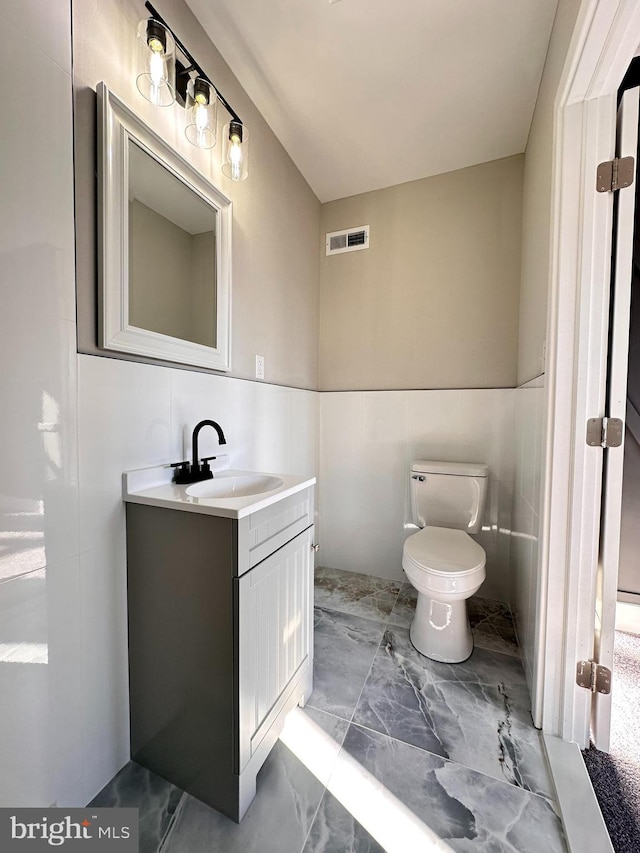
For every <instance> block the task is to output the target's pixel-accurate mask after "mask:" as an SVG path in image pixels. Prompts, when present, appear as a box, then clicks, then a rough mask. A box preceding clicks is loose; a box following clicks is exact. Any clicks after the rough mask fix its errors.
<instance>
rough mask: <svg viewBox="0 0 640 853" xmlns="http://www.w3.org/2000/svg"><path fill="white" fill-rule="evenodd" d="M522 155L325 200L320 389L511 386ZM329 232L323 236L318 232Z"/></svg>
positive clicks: (516, 301)
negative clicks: (358, 238)
mask: <svg viewBox="0 0 640 853" xmlns="http://www.w3.org/2000/svg"><path fill="white" fill-rule="evenodd" d="M523 159H524V158H523V156H522V155H517V156H515V157H508V158H505V159H503V160H496V161H494V162H491V163H483V164H481V165H479V166H472V167H470V168H467V169H461V170H459V171H456V172H449V173H447V174H444V175H437V176H435V177H430V178H424V179H423V180H420V181H412V182H411V183H407V184H401V185H399V186H395V187H390V188H388V189H384V190H377V191H375V192H371V193H364V194H363V195H358V196H352V197H351V198H345V199H341V200H339V201H334V202H330V203H328V204H324V205H323V206H322V216H321V228H322V234H323V235H324V234H325V233H326V232H330V231H336V230H339V229H342V228H350V227H352V226H358V225H370V226H371V234H370V248H369V249H366V250H364V251H359V252H353V253H348V254H338V255H332V256H329V257H326V256H325V253H324V248H323V249H322V257H321V262H320V269H321V274H320V390H322V391H339V390H368V389H428V388H431V389H435V388H493V387H513V386H514V385H515V381H516V363H517V348H518V339H517V338H518V298H519V278H520V239H521V207H522V173H523ZM323 243H324V240H323Z"/></svg>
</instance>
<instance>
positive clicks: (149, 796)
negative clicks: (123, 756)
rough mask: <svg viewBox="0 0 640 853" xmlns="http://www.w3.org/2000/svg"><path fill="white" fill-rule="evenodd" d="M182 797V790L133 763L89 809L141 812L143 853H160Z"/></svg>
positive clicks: (107, 787) (90, 804)
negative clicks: (159, 850)
mask: <svg viewBox="0 0 640 853" xmlns="http://www.w3.org/2000/svg"><path fill="white" fill-rule="evenodd" d="M182 796H183V794H182V791H181V790H180V788H176V787H175V785H172V784H171V783H170V782H166V781H165V780H164V779H161V778H160V776H156V775H155V773H151V771H150V770H147V769H146V768H145V767H141V766H140V765H139V764H136V763H135V762H134V761H130V762H129V763H128V764H126V765H125V766H124V767H123V768H122V770H121V771H120V772H119V773H118V774H117V776H115V777H114V778H113V779H112V780H111V781H110V782H109V784H108V785H106V786H105V787H104V788H103V789H102V791H100V793H99V794H98V795H97V796H96V797H94V799H93V800H92V801H91V802H90V803H89V806H95V808H136V809H139V815H140V853H156V851H157V850H158V848H159V847H160V844H161V843H162V839H163V838H164V836H165V835H166V833H167V830H168V828H169V826H170V825H171V821H172V820H173V818H174V816H175V813H176V809H177V808H178V804H179V802H180V799H181V797H182Z"/></svg>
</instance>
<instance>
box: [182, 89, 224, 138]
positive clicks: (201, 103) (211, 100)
mask: <svg viewBox="0 0 640 853" xmlns="http://www.w3.org/2000/svg"><path fill="white" fill-rule="evenodd" d="M187 105H188V107H189V110H188V113H187V125H186V127H185V129H184V132H185V135H186V137H187V139H188V140H189V142H190V143H191V144H192V145H195V146H196V147H197V148H213V146H214V145H215V144H216V130H217V107H218V93H217V92H216V90H215V89H214V88H213V86H212V85H211V84H210V83H209V81H208V80H205V79H204V78H202V77H196V78H194V79H192V80H190V81H189V84H188V86H187Z"/></svg>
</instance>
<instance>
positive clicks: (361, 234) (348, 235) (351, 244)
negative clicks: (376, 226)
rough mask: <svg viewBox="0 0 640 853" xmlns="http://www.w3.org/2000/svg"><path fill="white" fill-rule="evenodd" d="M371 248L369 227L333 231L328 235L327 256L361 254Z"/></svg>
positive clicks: (362, 226) (360, 226)
mask: <svg viewBox="0 0 640 853" xmlns="http://www.w3.org/2000/svg"><path fill="white" fill-rule="evenodd" d="M368 248H369V226H368V225H359V226H358V227H357V228H347V229H346V230H345V231H332V232H331V233H330V234H327V255H340V254H342V253H343V252H359V251H360V249H368Z"/></svg>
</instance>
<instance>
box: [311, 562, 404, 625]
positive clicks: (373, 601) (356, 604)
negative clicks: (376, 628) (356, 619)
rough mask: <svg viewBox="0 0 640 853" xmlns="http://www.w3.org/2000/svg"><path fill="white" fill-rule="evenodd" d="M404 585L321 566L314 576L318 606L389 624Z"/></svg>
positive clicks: (398, 582)
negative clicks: (401, 587) (389, 618)
mask: <svg viewBox="0 0 640 853" xmlns="http://www.w3.org/2000/svg"><path fill="white" fill-rule="evenodd" d="M400 586H401V582H400V581H393V580H387V579H385V578H377V577H373V576H372V575H363V574H360V573H358V572H345V571H343V570H341V569H328V568H324V567H318V568H317V569H316V573H315V603H316V606H317V607H324V608H329V609H330V610H339V611H340V612H341V613H352V614H354V615H355V616H364V617H365V618H367V619H382V620H383V621H386V620H387V619H388V617H389V614H390V613H391V611H392V610H393V605H394V604H395V602H396V598H397V597H398V592H399V591H400Z"/></svg>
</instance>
